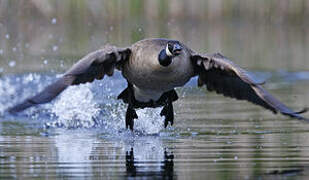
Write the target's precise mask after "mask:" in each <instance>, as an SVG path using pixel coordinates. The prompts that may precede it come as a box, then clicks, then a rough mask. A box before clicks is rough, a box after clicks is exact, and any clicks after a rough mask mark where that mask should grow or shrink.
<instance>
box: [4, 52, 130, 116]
mask: <svg viewBox="0 0 309 180" xmlns="http://www.w3.org/2000/svg"><path fill="white" fill-rule="evenodd" d="M130 54H131V50H130V49H129V48H117V47H114V46H105V47H104V48H102V49H99V50H97V51H94V52H92V53H89V54H88V55H86V56H85V57H83V58H82V59H81V60H79V61H78V62H77V63H76V64H74V65H73V67H71V68H70V69H69V70H68V71H67V72H66V73H65V74H64V75H63V76H62V77H61V78H59V79H58V80H57V81H56V82H54V83H53V84H51V85H49V86H47V87H46V88H45V89H44V90H43V91H41V92H40V93H38V94H37V95H35V96H33V97H30V98H28V99H26V100H24V101H23V102H22V103H20V104H17V105H16V106H14V107H12V108H10V109H9V112H11V113H14V112H19V111H22V110H24V109H27V108H29V107H31V106H34V105H37V104H43V103H47V102H50V101H51V100H53V99H54V98H55V97H56V96H58V95H59V94H60V93H61V92H62V91H63V90H65V89H66V88H67V87H68V86H70V85H77V84H81V83H86V82H92V81H94V79H103V77H104V75H105V74H107V75H109V76H111V75H112V74H113V72H114V69H115V67H116V66H119V65H121V64H122V62H124V61H126V60H128V58H129V57H130Z"/></svg>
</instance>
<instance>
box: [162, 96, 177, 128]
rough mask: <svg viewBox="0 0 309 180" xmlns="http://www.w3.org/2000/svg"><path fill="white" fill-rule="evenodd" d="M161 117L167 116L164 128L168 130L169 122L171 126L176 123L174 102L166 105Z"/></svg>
mask: <svg viewBox="0 0 309 180" xmlns="http://www.w3.org/2000/svg"><path fill="white" fill-rule="evenodd" d="M160 115H161V116H165V120H164V127H165V128H166V127H167V125H168V122H171V125H173V123H174V108H173V103H172V101H170V100H168V101H167V103H166V105H165V106H164V107H163V109H162V111H161V113H160Z"/></svg>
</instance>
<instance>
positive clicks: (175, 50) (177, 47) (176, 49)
mask: <svg viewBox="0 0 309 180" xmlns="http://www.w3.org/2000/svg"><path fill="white" fill-rule="evenodd" d="M181 50H182V47H181V46H180V45H179V44H174V47H173V54H175V55H178V54H180V51H181Z"/></svg>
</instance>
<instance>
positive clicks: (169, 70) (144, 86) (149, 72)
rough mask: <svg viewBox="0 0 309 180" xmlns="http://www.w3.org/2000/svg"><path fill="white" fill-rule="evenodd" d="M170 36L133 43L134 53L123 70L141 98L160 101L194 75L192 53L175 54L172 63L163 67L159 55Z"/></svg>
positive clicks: (138, 98)
mask: <svg viewBox="0 0 309 180" xmlns="http://www.w3.org/2000/svg"><path fill="white" fill-rule="evenodd" d="M167 42H168V40H167V39H146V40H142V41H139V42H137V43H135V44H133V45H132V47H131V49H132V52H133V53H132V54H131V56H130V58H129V60H128V61H127V62H126V63H124V65H123V69H122V73H123V76H124V77H125V78H126V79H127V80H128V82H129V83H132V84H133V88H134V95H135V98H136V99H137V100H138V101H142V102H148V101H151V100H153V101H157V100H158V99H159V98H160V97H161V95H162V94H163V93H164V92H167V91H170V90H173V89H174V88H175V87H179V86H183V85H184V84H186V83H187V82H188V81H189V80H190V79H191V78H192V77H193V76H194V70H193V64H192V62H191V61H187V59H189V56H190V52H188V50H187V49H184V51H183V53H182V54H180V55H179V56H177V57H175V58H174V60H173V61H172V63H171V64H170V65H169V66H166V67H164V66H162V65H160V64H159V61H158V54H159V53H160V51H161V50H162V49H165V47H166V44H167Z"/></svg>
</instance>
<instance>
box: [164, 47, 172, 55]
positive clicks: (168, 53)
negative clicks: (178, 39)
mask: <svg viewBox="0 0 309 180" xmlns="http://www.w3.org/2000/svg"><path fill="white" fill-rule="evenodd" d="M165 53H166V55H167V56H173V54H172V53H171V51H170V50H169V49H168V45H166V48H165Z"/></svg>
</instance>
